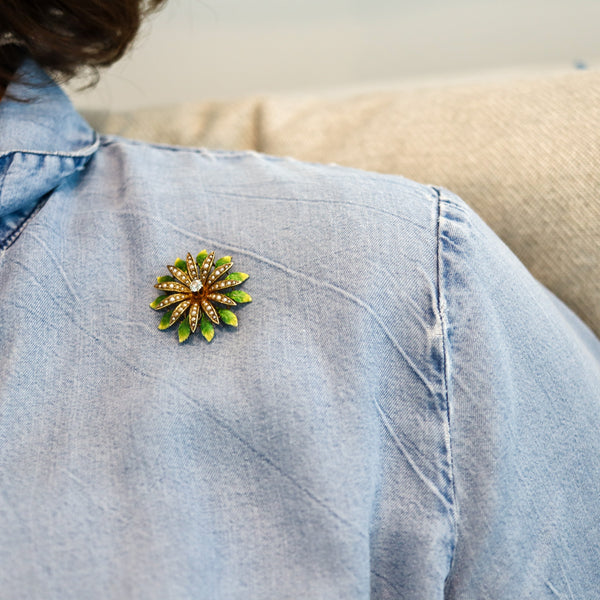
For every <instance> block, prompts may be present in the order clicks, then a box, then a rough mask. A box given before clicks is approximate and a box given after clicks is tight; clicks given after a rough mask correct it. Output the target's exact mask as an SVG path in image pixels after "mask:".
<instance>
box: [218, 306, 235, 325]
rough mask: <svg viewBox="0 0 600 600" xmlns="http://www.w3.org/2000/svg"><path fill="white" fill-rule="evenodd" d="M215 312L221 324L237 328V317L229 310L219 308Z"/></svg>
mask: <svg viewBox="0 0 600 600" xmlns="http://www.w3.org/2000/svg"><path fill="white" fill-rule="evenodd" d="M217 312H218V313H219V316H220V317H221V320H222V321H223V323H225V324H226V325H231V326H232V327H237V326H238V320H237V317H236V316H235V314H234V313H232V312H231V311H230V310H227V309H226V308H220V309H217Z"/></svg>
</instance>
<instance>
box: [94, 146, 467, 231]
mask: <svg viewBox="0 0 600 600" xmlns="http://www.w3.org/2000/svg"><path fill="white" fill-rule="evenodd" d="M99 154H100V155H101V156H104V157H105V159H106V160H107V161H108V163H111V162H112V159H116V160H118V162H119V163H120V164H121V165H124V166H125V168H124V169H121V171H120V172H126V173H127V174H128V175H129V176H131V175H133V176H139V177H143V178H144V179H145V180H146V181H148V182H151V184H152V189H153V190H155V191H156V192H160V193H167V194H168V196H169V200H170V202H171V203H176V202H177V200H178V198H180V197H187V198H189V195H188V190H190V189H193V190H194V192H193V196H194V197H196V198H201V197H202V196H203V195H204V193H208V192H209V190H210V194H211V195H212V197H213V198H219V199H221V200H222V201H223V202H227V203H231V202H235V201H236V199H237V200H239V199H241V198H243V199H244V200H245V201H246V202H248V201H251V200H252V201H255V202H260V201H261V200H263V201H273V202H274V201H277V202H278V203H281V204H283V205H286V206H287V207H290V206H294V207H295V208H297V207H298V206H299V205H300V204H303V205H307V204H308V203H312V208H313V209H314V211H316V212H317V213H319V215H320V216H322V217H327V216H329V217H330V218H335V217H337V218H343V217H351V216H352V215H354V216H357V215H358V216H361V217H362V219H363V224H364V225H365V226H366V225H367V224H368V223H373V222H377V221H380V220H381V221H389V220H390V219H392V220H394V219H397V218H400V219H401V220H405V223H413V224H414V226H415V227H416V229H417V230H423V229H431V230H432V231H435V230H436V227H437V226H436V221H437V217H438V201H439V189H438V188H437V187H435V186H433V185H429V184H425V183H419V182H416V181H413V180H411V179H408V178H406V177H403V176H401V175H397V174H387V173H380V172H375V171H368V170H363V169H360V168H355V167H352V166H347V165H340V164H336V163H318V162H311V161H307V160H301V159H297V158H294V157H291V156H276V155H272V154H268V153H264V152H259V151H255V150H223V149H209V148H202V147H183V146H177V145H169V144H157V143H148V142H143V141H137V140H131V139H126V138H122V137H118V136H112V135H111V136H102V137H101V146H100V151H99ZM107 166H108V170H109V171H110V172H111V173H113V174H114V173H116V172H117V171H116V170H115V169H114V168H111V167H110V165H107ZM457 202H460V200H458V199H457ZM317 209H319V210H317ZM324 209H326V210H325V212H323V210H324ZM325 213H327V214H325ZM301 214H302V213H298V216H301ZM315 216H316V214H315V212H312V214H310V215H308V214H307V217H310V218H312V217H315Z"/></svg>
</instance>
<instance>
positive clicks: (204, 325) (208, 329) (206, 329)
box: [200, 313, 215, 342]
mask: <svg viewBox="0 0 600 600" xmlns="http://www.w3.org/2000/svg"><path fill="white" fill-rule="evenodd" d="M200 331H201V332H202V335H203V336H204V337H205V338H206V341H207V342H210V340H212V339H213V337H214V336H215V328H214V327H213V324H212V322H211V320H210V319H209V318H208V317H207V316H206V315H205V314H204V313H202V319H200Z"/></svg>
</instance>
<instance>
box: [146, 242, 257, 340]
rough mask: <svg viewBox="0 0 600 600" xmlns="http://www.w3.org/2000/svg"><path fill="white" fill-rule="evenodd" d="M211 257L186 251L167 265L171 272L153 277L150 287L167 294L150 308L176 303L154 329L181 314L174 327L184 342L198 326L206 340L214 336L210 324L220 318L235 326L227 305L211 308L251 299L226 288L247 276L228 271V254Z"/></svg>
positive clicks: (217, 321)
mask: <svg viewBox="0 0 600 600" xmlns="http://www.w3.org/2000/svg"><path fill="white" fill-rule="evenodd" d="M214 259H215V253H214V252H211V253H210V254H209V253H208V252H207V251H206V250H203V251H202V252H200V254H198V256H196V260H194V258H193V256H192V255H191V254H190V253H189V252H188V254H187V257H186V260H181V259H180V258H178V259H177V260H176V261H175V264H174V265H167V269H169V272H170V273H171V275H164V276H162V277H157V278H156V279H157V281H158V283H156V284H155V285H154V287H155V288H158V289H159V290H163V291H165V292H167V294H163V295H162V296H159V297H158V298H157V299H156V300H155V301H154V302H152V303H151V304H150V307H151V308H153V309H155V310H161V309H163V308H167V307H170V306H173V305H175V304H176V305H177V306H176V307H175V308H174V309H173V310H169V311H168V312H166V313H165V314H164V315H163V318H162V319H161V321H160V324H159V325H158V328H159V329H167V328H168V327H171V325H173V324H174V323H176V322H177V320H178V319H179V318H180V317H182V316H183V320H182V321H181V323H180V324H179V330H178V333H179V342H180V343H181V342H185V340H187V339H188V337H189V336H190V333H193V332H195V331H196V329H197V328H198V325H200V331H201V332H202V335H203V336H204V337H205V338H206V340H207V341H208V342H210V341H211V340H212V339H213V337H214V335H215V328H214V325H218V324H219V323H220V322H221V321H222V322H223V323H225V324H226V325H231V326H233V327H237V324H238V320H237V317H236V316H235V314H234V313H233V312H231V311H230V310H229V309H227V308H215V306H214V304H215V303H216V304H224V305H225V306H236V304H241V303H244V302H251V301H252V298H251V297H250V295H249V294H247V293H246V292H244V291H242V290H230V288H232V287H235V286H236V285H240V283H243V282H244V281H246V279H248V275H246V273H229V270H230V269H231V267H232V266H233V262H232V261H231V256H224V257H223V258H220V259H219V260H217V261H216V262H214ZM213 262H214V264H213ZM227 273H228V274H227ZM226 274H227V275H226ZM186 311H187V314H186ZM213 324H214V325H213Z"/></svg>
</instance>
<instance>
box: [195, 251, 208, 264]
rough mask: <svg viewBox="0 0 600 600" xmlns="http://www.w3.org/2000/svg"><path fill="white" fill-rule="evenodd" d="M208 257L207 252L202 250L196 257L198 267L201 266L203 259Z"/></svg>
mask: <svg viewBox="0 0 600 600" xmlns="http://www.w3.org/2000/svg"><path fill="white" fill-rule="evenodd" d="M207 256H208V252H207V251H206V250H202V252H200V254H198V256H196V262H197V263H198V264H199V265H202V263H203V262H204V259H205V258H206V257H207Z"/></svg>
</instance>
